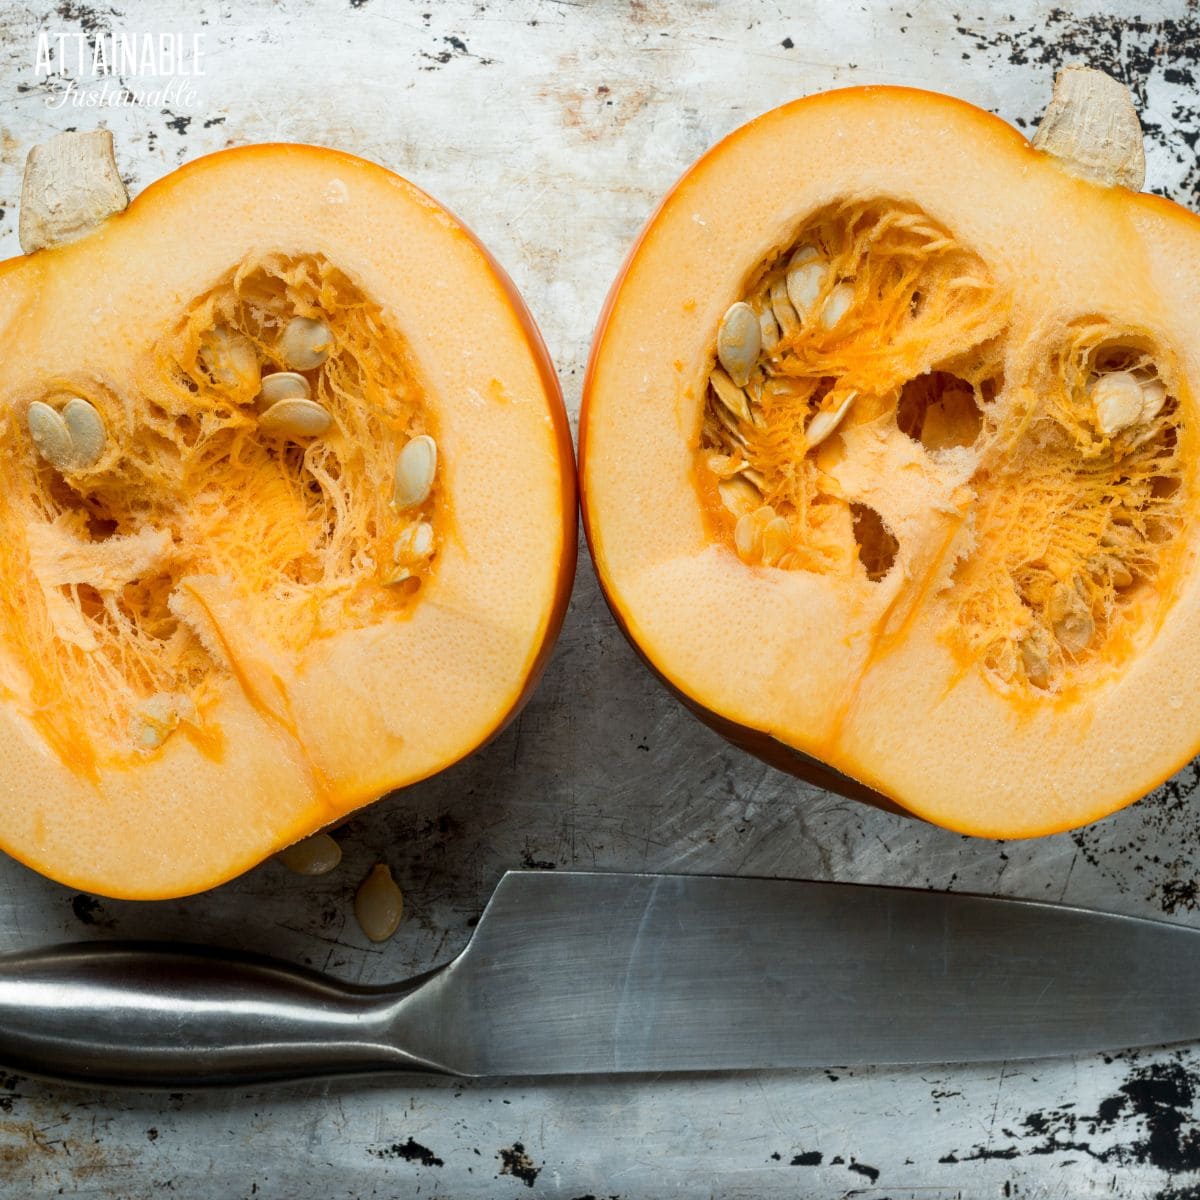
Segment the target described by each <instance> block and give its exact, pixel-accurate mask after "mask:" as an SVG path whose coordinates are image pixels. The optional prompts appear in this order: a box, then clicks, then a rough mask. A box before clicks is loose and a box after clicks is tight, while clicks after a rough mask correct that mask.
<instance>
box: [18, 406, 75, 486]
mask: <svg viewBox="0 0 1200 1200" xmlns="http://www.w3.org/2000/svg"><path fill="white" fill-rule="evenodd" d="M25 424H26V425H27V426H28V428H29V436H30V437H31V438H32V439H33V444H34V446H35V448H36V449H37V452H38V453H39V454H40V455H41V456H42V457H43V458H44V459H45V460H46V461H47V462H48V463H49V464H50V465H51V466H52V467H55V468H57V469H58V470H59V471H66V470H69V469H70V468H71V466H73V465H74V462H75V443H74V442H73V441H72V439H71V431H70V430H69V429H68V428H67V423H66V421H64V420H63V418H62V414H61V413H59V412H58V410H57V409H54V408H51V407H50V405H49V404H46V403H45V402H44V401H42V400H35V401H34V402H33V403H32V404H31V405H30V406H29V408H28V409H27V410H26V413H25Z"/></svg>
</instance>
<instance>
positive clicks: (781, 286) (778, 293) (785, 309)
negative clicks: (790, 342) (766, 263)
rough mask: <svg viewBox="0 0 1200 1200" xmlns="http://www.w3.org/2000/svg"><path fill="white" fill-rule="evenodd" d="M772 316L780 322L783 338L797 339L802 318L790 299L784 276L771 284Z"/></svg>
mask: <svg viewBox="0 0 1200 1200" xmlns="http://www.w3.org/2000/svg"><path fill="white" fill-rule="evenodd" d="M771 314H772V315H773V316H774V318H775V320H776V321H778V322H779V329H780V332H781V333H782V335H783V337H785V338H791V337H795V335H796V334H797V333H798V332H799V331H800V318H799V317H797V316H796V310H795V309H794V308H793V307H792V302H791V301H790V300H789V299H788V290H787V280H786V279H785V278H783V277H782V276H780V278H778V279H776V280H775V282H774V283H772V284H771Z"/></svg>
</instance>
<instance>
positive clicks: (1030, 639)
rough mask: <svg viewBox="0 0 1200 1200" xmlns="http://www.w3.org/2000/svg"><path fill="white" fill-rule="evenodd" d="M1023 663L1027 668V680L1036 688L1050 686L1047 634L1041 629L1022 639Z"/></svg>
mask: <svg viewBox="0 0 1200 1200" xmlns="http://www.w3.org/2000/svg"><path fill="white" fill-rule="evenodd" d="M1021 663H1022V665H1023V666H1024V668H1025V678H1026V679H1028V680H1029V682H1030V683H1032V684H1033V686H1034V687H1038V688H1046V687H1049V686H1050V678H1051V676H1050V652H1049V646H1047V644H1046V634H1045V631H1044V630H1043V629H1041V628H1040V627H1039V628H1037V629H1033V630H1030V632H1029V633H1027V634H1026V635H1025V637H1023V638H1022V639H1021Z"/></svg>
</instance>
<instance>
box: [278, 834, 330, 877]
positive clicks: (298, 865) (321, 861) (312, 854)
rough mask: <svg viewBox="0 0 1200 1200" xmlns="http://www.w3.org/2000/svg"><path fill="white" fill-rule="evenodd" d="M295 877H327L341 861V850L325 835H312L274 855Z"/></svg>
mask: <svg viewBox="0 0 1200 1200" xmlns="http://www.w3.org/2000/svg"><path fill="white" fill-rule="evenodd" d="M275 859H276V861H277V862H280V863H282V864H283V865H284V866H285V867H287V869H288V870H289V871H294V872H295V873H296V874H297V875H327V874H328V873H329V872H330V871H332V870H333V868H334V867H336V866H337V865H338V863H340V862H341V861H342V848H341V846H339V845H338V844H337V842H335V841H334V840H333V838H331V837H330V836H329V834H327V833H314V834H313V835H312V837H306V838H304V839H303V840H302V841H299V842H296V843H294V844H293V845H291V846H288V847H287V848H286V849H283V850H280V851H279V853H278V854H276V855H275Z"/></svg>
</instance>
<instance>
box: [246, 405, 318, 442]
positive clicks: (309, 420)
mask: <svg viewBox="0 0 1200 1200" xmlns="http://www.w3.org/2000/svg"><path fill="white" fill-rule="evenodd" d="M332 423H333V418H332V417H331V416H330V415H329V414H328V413H327V412H326V411H325V410H324V409H323V408H322V407H321V406H320V405H319V404H317V403H316V402H315V401H313V400H300V399H295V400H278V401H276V402H275V403H274V404H272V405H271V407H270V408H268V409H267V411H266V412H265V413H263V415H262V416H261V417H259V418H258V427H259V429H261V430H262V431H263V433H265V434H268V435H270V436H273V437H284V438H307V437H320V436H321V434H323V433H324V432H325V431H326V430H327V429H328V428H329V426H330V425H331V424H332Z"/></svg>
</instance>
